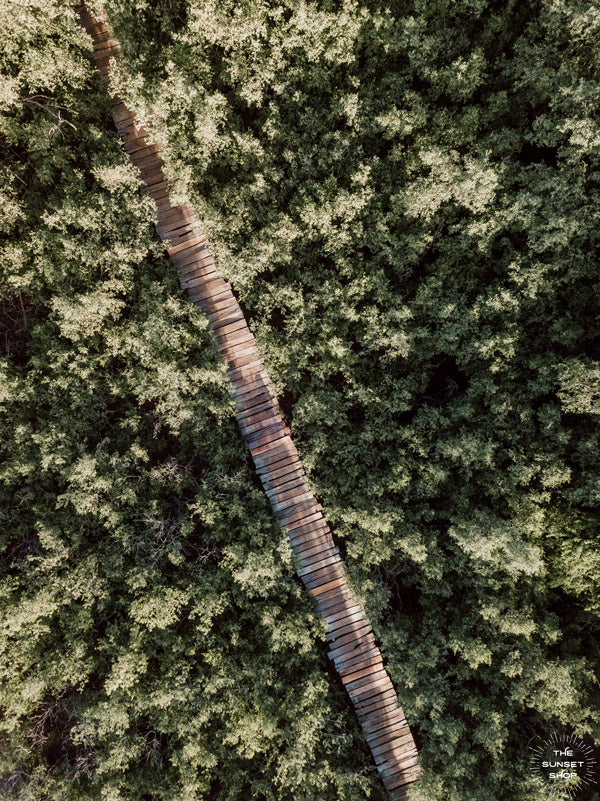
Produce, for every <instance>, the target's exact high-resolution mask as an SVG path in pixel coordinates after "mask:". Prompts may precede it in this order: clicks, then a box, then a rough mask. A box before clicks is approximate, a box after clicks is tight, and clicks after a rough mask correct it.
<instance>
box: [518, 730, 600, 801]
mask: <svg viewBox="0 0 600 801" xmlns="http://www.w3.org/2000/svg"><path fill="white" fill-rule="evenodd" d="M530 750H531V751H532V756H531V763H530V764H531V772H532V774H533V776H534V777H535V778H536V779H537V781H538V782H539V783H540V784H543V785H544V786H545V787H547V788H548V789H549V790H550V792H551V798H554V799H557V801H558V799H562V798H575V797H576V795H577V793H578V792H579V791H580V790H583V789H584V788H590V787H593V786H594V783H595V781H596V759H595V757H594V750H593V748H592V747H591V746H589V745H586V743H584V742H583V740H581V739H580V738H579V737H575V735H574V734H567V733H566V732H563V733H558V732H554V733H553V734H551V735H550V737H548V738H546V739H545V740H542V741H541V742H540V743H539V744H538V745H536V746H534V747H530Z"/></svg>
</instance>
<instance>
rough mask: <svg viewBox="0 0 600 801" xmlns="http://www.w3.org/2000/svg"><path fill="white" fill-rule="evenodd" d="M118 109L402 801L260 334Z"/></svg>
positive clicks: (369, 651) (394, 704) (391, 716)
mask: <svg viewBox="0 0 600 801" xmlns="http://www.w3.org/2000/svg"><path fill="white" fill-rule="evenodd" d="M78 11H79V15H80V20H81V22H82V24H83V26H84V27H85V28H86V30H87V31H88V33H89V34H90V35H91V37H92V39H93V42H94V51H93V57H94V61H95V63H96V66H97V67H98V70H99V71H100V76H101V80H102V81H103V82H104V83H105V84H107V83H108V75H109V69H110V59H111V58H112V57H118V56H119V52H120V47H119V43H118V42H117V41H116V40H115V39H114V38H113V37H112V36H111V34H110V31H109V28H108V25H107V20H106V18H105V17H104V18H100V19H93V18H92V17H91V16H90V14H89V13H88V12H87V10H86V9H85V7H83V6H81V7H79V9H78ZM111 99H112V115H113V119H114V121H115V125H116V127H117V130H118V132H119V134H120V136H121V138H122V140H123V143H124V146H125V149H126V151H127V153H128V154H129V156H130V158H131V161H132V163H133V164H134V165H135V166H136V167H138V168H139V170H140V173H141V177H142V181H143V187H142V188H143V191H144V192H145V193H147V194H148V195H150V197H151V198H153V200H154V201H155V203H156V209H157V221H156V230H157V231H158V234H159V235H160V237H161V239H162V240H163V242H164V243H165V246H166V248H167V250H168V252H169V254H170V256H171V259H172V260H173V262H174V263H175V265H176V267H177V270H178V273H179V279H180V282H181V286H182V287H184V288H185V289H186V290H187V292H188V294H189V297H190V298H191V300H192V301H193V302H194V303H196V304H197V305H198V306H199V307H200V308H201V309H202V311H203V312H204V313H205V314H206V315H207V316H208V318H209V320H210V322H211V325H212V328H213V331H214V334H215V337H216V340H217V343H218V346H219V350H220V352H221V354H222V356H223V359H225V361H226V363H227V368H228V369H227V375H228V377H229V380H230V382H231V392H232V395H233V397H234V398H235V400H236V405H237V414H236V417H237V420H238V423H239V426H240V429H241V431H242V434H243V436H244V439H245V441H246V443H247V445H248V448H249V449H250V453H251V454H252V458H253V460H254V464H255V466H256V470H257V472H258V475H259V476H260V479H261V481H262V484H263V487H264V490H265V492H266V494H267V496H268V498H269V500H270V502H271V506H272V507H273V511H274V513H275V515H276V517H277V519H278V521H279V523H280V525H281V527H282V528H283V530H284V531H285V532H286V533H287V535H288V538H289V542H290V545H291V547H292V549H293V551H294V553H295V555H296V558H297V564H298V565H299V568H298V575H299V576H300V578H301V579H302V581H303V583H304V585H305V587H306V588H307V590H308V592H309V593H310V594H311V595H312V596H313V598H314V600H315V603H316V608H317V611H318V613H319V614H320V616H321V618H322V619H323V620H324V622H325V624H326V631H327V635H326V636H327V640H328V642H329V658H330V659H331V660H332V662H333V664H334V666H335V669H336V670H337V673H338V675H339V676H340V678H341V680H342V682H343V684H344V686H345V687H346V690H347V692H348V695H349V696H350V699H351V701H352V704H353V706H354V709H355V711H356V715H357V717H358V720H359V721H360V725H361V727H362V730H363V732H364V734H365V737H366V738H367V741H368V743H369V746H370V748H371V752H372V754H373V758H374V760H375V763H376V765H377V769H378V771H379V774H380V776H381V778H382V780H383V783H384V784H385V786H386V788H387V789H388V791H389V792H390V795H391V797H392V798H393V799H397V800H398V801H400V799H404V798H406V796H407V793H408V789H409V787H410V785H411V784H412V783H413V782H415V781H416V780H417V777H418V773H419V765H418V760H417V749H416V747H415V743H414V740H413V737H412V734H411V731H410V729H409V727H408V723H407V722H406V718H405V717H404V713H403V711H402V709H401V708H400V707H399V706H398V699H397V696H396V691H395V690H394V687H393V685H392V682H391V680H390V678H389V676H388V674H387V672H386V670H385V668H384V665H383V660H382V657H381V653H380V651H379V648H378V647H377V644H376V642H375V637H374V636H373V631H372V629H371V626H370V624H369V622H368V620H367V618H366V616H365V613H364V611H363V609H362V606H361V604H360V603H359V601H358V599H357V597H356V595H355V594H354V593H353V592H352V590H351V588H350V585H349V583H348V580H347V577H346V573H345V570H344V565H343V563H342V559H341V557H340V553H339V551H338V549H337V548H336V546H335V543H334V541H333V538H332V536H331V532H330V530H329V528H328V526H327V523H326V522H325V519H324V517H323V510H322V507H321V505H320V504H318V503H317V501H316V500H315V497H314V495H313V493H312V491H311V489H310V486H309V484H308V481H307V477H306V474H305V472H304V470H303V469H302V464H301V463H300V459H299V457H298V453H297V451H296V448H295V447H294V443H293V442H292V440H291V438H290V431H289V429H288V428H287V427H286V425H285V423H284V421H283V418H282V416H281V412H280V411H279V407H278V404H277V400H276V397H275V394H274V392H273V389H272V387H271V384H270V382H269V378H268V376H267V374H266V373H265V371H264V369H263V367H262V364H261V360H260V356H259V353H258V351H257V349H256V344H255V341H254V336H253V335H252V333H251V332H250V329H249V328H248V325H247V324H246V321H245V319H244V315H243V314H242V310H241V309H240V307H239V305H238V303H237V301H236V299H235V297H234V295H233V292H232V290H231V286H230V285H229V284H228V283H227V281H225V280H224V279H223V278H222V277H221V275H219V272H218V271H217V268H216V265H215V260H214V258H213V257H212V255H211V252H210V249H209V246H208V243H207V240H206V236H204V234H202V232H201V229H200V223H199V221H198V218H197V217H196V215H195V214H194V210H193V209H192V208H191V207H190V206H189V205H180V206H172V205H171V203H170V200H169V187H168V185H167V182H166V181H165V178H164V176H163V172H162V165H163V163H164V162H163V161H162V160H161V158H160V151H159V147H158V146H157V145H156V144H151V143H150V142H151V139H150V136H149V134H148V132H147V131H146V130H145V129H143V128H141V127H137V126H136V124H135V117H134V115H133V114H132V113H131V112H130V111H129V109H128V108H127V107H126V106H125V105H124V103H123V102H122V101H121V99H120V98H119V97H117V96H113V97H112V98H111Z"/></svg>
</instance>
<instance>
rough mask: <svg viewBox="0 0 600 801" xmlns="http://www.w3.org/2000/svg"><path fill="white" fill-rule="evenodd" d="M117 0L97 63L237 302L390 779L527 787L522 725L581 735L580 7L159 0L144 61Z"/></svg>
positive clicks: (584, 712)
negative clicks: (393, 689)
mask: <svg viewBox="0 0 600 801" xmlns="http://www.w3.org/2000/svg"><path fill="white" fill-rule="evenodd" d="M142 5H144V4H142ZM139 6H140V3H139V2H136V3H131V2H129V0H111V2H110V3H109V7H110V12H111V17H112V19H113V20H114V24H115V27H116V30H117V32H118V34H119V36H121V37H122V39H123V41H124V42H126V44H127V48H128V57H127V59H126V61H125V63H124V65H123V68H122V70H121V71H120V73H119V76H118V78H117V85H118V87H119V89H120V91H121V92H122V93H123V94H125V95H126V96H127V97H128V98H129V100H130V102H131V103H132V104H133V105H135V106H136V107H137V108H138V109H140V113H142V114H144V115H146V116H148V117H151V118H152V119H155V120H156V121H157V126H158V132H159V135H160V138H161V139H162V140H164V141H165V143H166V149H165V153H166V157H167V161H168V169H169V171H170V174H171V175H176V176H178V178H179V181H180V187H181V190H182V192H186V193H187V194H188V195H189V197H190V198H191V199H192V201H193V203H194V204H195V206H196V207H197V208H198V210H199V212H200V214H201V216H202V218H203V219H204V222H205V225H206V228H207V231H208V233H209V236H210V238H211V240H212V242H213V247H214V249H215V251H216V255H217V257H218V262H219V265H220V268H221V270H222V271H223V272H224V273H225V275H226V276H227V277H228V278H229V279H230V280H231V281H232V282H233V285H234V288H235V290H236V292H237V294H238V296H239V297H240V299H241V301H242V303H243V304H244V308H245V309H246V310H247V313H248V316H249V319H250V322H251V327H252V328H253V330H254V332H255V333H256V336H257V339H258V342H259V345H260V348H261V350H262V353H263V355H264V359H265V362H266V364H267V367H268V370H269V372H270V374H271V376H272V378H273V379H274V380H275V382H276V384H277V386H278V387H279V390H280V394H281V403H282V408H283V409H284V412H285V414H286V416H287V417H288V419H289V421H290V423H291V425H292V431H293V436H294V438H295V440H296V442H297V444H298V445H299V447H300V450H301V453H302V456H303V459H304V462H305V464H306V465H307V467H308V469H309V471H310V475H311V479H312V482H313V484H314V487H315V490H316V492H317V495H318V496H319V498H320V499H321V500H322V502H323V504H324V507H325V509H326V512H327V516H328V519H329V520H330V521H331V523H332V524H333V525H334V527H335V534H336V537H337V539H338V540H339V542H340V544H341V545H342V547H343V549H344V552H345V554H346V555H347V560H348V563H349V565H350V569H351V571H352V574H353V576H354V579H355V582H356V585H357V586H358V588H359V589H360V591H361V592H362V593H363V595H364V597H365V599H366V603H367V605H368V608H369V611H370V613H371V615H372V618H373V619H374V620H375V621H376V626H377V631H378V634H379V635H380V638H381V641H382V643H383V645H384V654H385V656H386V657H387V659H388V660H389V663H390V667H391V671H392V674H393V677H394V679H395V681H396V684H397V687H398V688H399V692H400V696H401V699H402V704H403V707H404V709H405V711H406V713H407V716H408V719H409V721H411V723H412V724H414V726H415V729H416V731H417V733H418V735H419V739H420V741H421V742H422V744H423V748H422V761H423V765H424V767H425V774H424V777H423V781H422V783H421V785H420V788H419V789H418V791H417V792H416V795H415V798H418V799H421V801H437V799H440V801H441V799H444V801H448V800H450V801H459V799H460V801H488V799H490V798H495V799H498V801H502V800H503V799H510V800H511V801H515V799H519V801H520V800H521V799H523V801H524V799H528V801H529V799H534V798H539V791H538V790H536V789H535V786H534V785H533V784H532V782H531V781H530V778H529V774H528V769H527V758H528V752H527V748H526V746H527V744H528V742H529V741H530V739H531V737H532V736H535V735H536V734H546V733H548V732H549V731H551V730H552V729H554V728H557V727H563V726H566V725H570V726H573V727H574V728H575V729H576V730H577V731H579V732H581V733H582V732H584V731H585V732H591V733H592V734H595V735H596V737H598V736H600V731H599V725H598V724H599V712H600V704H599V700H600V699H599V696H598V689H597V688H598V669H597V653H598V635H599V630H598V622H597V612H598V597H599V596H598V587H599V586H600V582H599V572H598V559H597V557H596V551H597V545H598V536H597V530H598V458H597V454H598V427H597V411H598V359H599V358H600V349H599V342H600V340H599V339H598V336H597V331H598V320H599V318H600V308H599V305H598V297H597V293H596V292H595V291H594V290H593V287H595V285H596V282H597V259H598V251H599V244H600V240H599V237H598V226H597V220H598V214H599V212H600V195H599V192H598V186H599V184H598V180H599V176H600V147H599V145H600V127H599V123H598V117H597V113H596V108H597V97H598V92H599V90H600V82H599V71H598V67H599V63H598V53H599V52H600V48H599V45H600V14H599V12H598V10H597V9H596V8H595V6H594V5H593V4H591V3H579V2H574V0H559V1H558V2H555V1H554V0H553V1H552V2H550V0H541V1H540V2H520V3H516V2H508V3H495V2H487V1H486V0H460V2H445V1H444V0H440V2H435V3H426V2H420V0H414V1H413V2H409V3H401V4H392V5H390V4H384V3H376V2H373V3H372V2H368V3H360V2H357V1H356V0H345V1H344V2H342V3H328V2H319V1H318V0H314V2H302V3H296V2H280V3H270V2H266V1H265V0H256V1H255V2H254V1H253V2H248V3H242V4H240V3H237V2H235V3H234V2H224V3H222V2H221V3H217V2H212V0H188V2H187V3H186V4H185V6H184V7H178V8H177V9H173V12H172V13H168V15H167V17H168V19H167V22H166V23H165V25H164V28H163V34H162V38H161V47H160V54H159V56H158V57H156V54H155V53H154V50H153V49H151V47H150V44H149V43H148V42H147V41H146V38H147V37H146V35H145V34H144V33H142V32H141V29H140V26H139V25H138V23H137V9H138V8H139ZM149 9H150V4H147V10H146V11H145V12H144V13H145V14H146V15H147V17H148V16H149V15H150V10H149ZM160 13H161V14H165V7H164V6H161V12H160ZM153 46H154V45H152V47H153ZM157 65H158V67H157Z"/></svg>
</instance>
